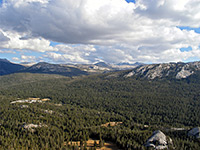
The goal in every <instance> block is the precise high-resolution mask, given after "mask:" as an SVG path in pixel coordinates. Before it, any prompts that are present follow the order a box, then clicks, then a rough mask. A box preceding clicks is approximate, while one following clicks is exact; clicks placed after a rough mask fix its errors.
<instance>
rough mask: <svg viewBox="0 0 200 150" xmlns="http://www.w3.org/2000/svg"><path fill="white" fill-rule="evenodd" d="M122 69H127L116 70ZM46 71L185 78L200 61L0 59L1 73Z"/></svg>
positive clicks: (196, 70)
mask: <svg viewBox="0 0 200 150" xmlns="http://www.w3.org/2000/svg"><path fill="white" fill-rule="evenodd" d="M120 70H127V71H122V72H116V71H120ZM20 72H27V73H44V74H58V75H64V76H69V77H72V76H81V75H90V74H98V73H107V72H114V73H113V74H111V75H110V76H113V77H114V76H115V77H116V76H123V77H124V78H130V77H137V78H138V77H139V78H144V79H149V80H153V79H162V78H173V79H184V78H188V77H190V76H192V75H195V74H197V73H198V72H200V62H190V63H182V62H179V63H163V64H150V65H145V64H142V63H135V64H129V63H120V64H117V65H112V64H107V63H105V62H98V63H96V64H50V63H46V62H40V63H37V64H30V63H25V64H23V65H22V64H14V63H12V62H10V61H8V60H6V59H0V75H7V74H12V73H20Z"/></svg>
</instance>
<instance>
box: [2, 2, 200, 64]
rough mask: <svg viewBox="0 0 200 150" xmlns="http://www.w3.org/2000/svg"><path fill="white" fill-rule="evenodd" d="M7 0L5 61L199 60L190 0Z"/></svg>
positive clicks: (198, 8)
mask: <svg viewBox="0 0 200 150" xmlns="http://www.w3.org/2000/svg"><path fill="white" fill-rule="evenodd" d="M6 2H7V3H8V5H6V6H5V7H4V8H2V7H0V12H1V13H0V58H7V59H9V60H10V61H14V62H17V63H20V62H24V61H31V62H38V61H48V62H54V63H57V62H62V63H95V62H98V61H105V62H108V63H120V62H129V63H134V62H143V63H149V62H151V63H166V62H179V61H183V62H186V61H196V60H199V59H200V47H199V46H200V28H199V27H200V24H199V20H200V16H199V14H200V5H196V3H195V2H194V1H173V0H167V1H162V0H153V1H147V0H146V1H145V0H141V1H140V3H137V2H138V1H135V0H126V1H125V0H115V1H113V0H101V1H99V0H85V1H84V3H82V0H76V1H73V3H72V2H71V1H69V0H66V1H63V0H56V1H51V3H48V1H46V0H34V1H32V2H31V1H19V0H7V1H6ZM0 3H2V0H0ZM136 4H137V5H136ZM74 6H77V7H74ZM189 8H192V9H189ZM1 9H3V11H1ZM59 10H62V11H59ZM13 16H14V17H13ZM194 27H195V28H194ZM191 31H194V32H191Z"/></svg>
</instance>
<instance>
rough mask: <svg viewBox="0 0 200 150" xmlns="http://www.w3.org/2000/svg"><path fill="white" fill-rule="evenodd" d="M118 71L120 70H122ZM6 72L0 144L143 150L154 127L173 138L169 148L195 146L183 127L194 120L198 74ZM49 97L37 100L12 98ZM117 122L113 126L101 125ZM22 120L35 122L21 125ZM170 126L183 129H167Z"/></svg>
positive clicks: (198, 103)
mask: <svg viewBox="0 0 200 150" xmlns="http://www.w3.org/2000/svg"><path fill="white" fill-rule="evenodd" d="M122 74H123V72H122ZM111 75H112V73H108V74H103V75H92V76H86V77H74V78H73V77H72V78H69V77H63V76H59V75H47V74H46V75H44V74H29V73H21V74H12V75H7V76H1V77H0V85H1V86H0V118H1V119H0V149H35V150H36V149H44V150H46V149H63V150H64V149H77V148H78V147H77V145H73V144H69V143H70V142H71V143H72V142H74V141H77V142H78V141H79V142H80V143H81V144H80V145H81V146H80V147H81V149H87V144H86V141H87V140H88V139H95V140H100V144H96V146H95V147H90V149H96V148H97V147H98V146H103V144H102V143H104V142H106V141H110V142H112V143H114V144H116V146H117V147H118V148H119V149H138V150H140V149H146V148H145V146H144V145H145V142H146V140H147V139H148V138H149V137H150V136H151V134H152V132H153V131H155V130H162V131H163V132H164V133H165V134H166V135H167V136H169V137H170V138H171V139H172V140H173V146H172V147H170V149H174V148H175V149H188V150H189V149H191V150H198V149H200V144H199V141H198V139H195V138H193V137H188V136H187V132H188V130H189V129H191V128H193V127H196V126H199V124H200V118H199V116H200V110H199V106H200V101H199V98H200V95H199V89H200V84H199V80H198V78H199V77H198V74H197V75H195V76H191V77H189V78H187V79H181V80H174V79H170V78H169V79H157V80H153V81H151V80H146V79H141V78H139V77H137V78H134V77H132V78H123V77H120V76H119V77H111ZM29 97H35V98H41V99H42V98H49V99H50V101H47V102H42V103H31V104H29V103H28V104H24V103H15V104H11V102H12V101H16V100H18V99H27V98H29ZM107 122H120V124H119V125H116V126H111V125H108V126H106V127H105V126H102V124H105V123H107ZM27 124H34V125H38V127H34V128H28V129H26V128H25V125H27ZM171 128H184V130H183V131H173V130H170V129H171Z"/></svg>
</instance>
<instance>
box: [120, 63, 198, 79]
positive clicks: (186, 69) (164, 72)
mask: <svg viewBox="0 0 200 150" xmlns="http://www.w3.org/2000/svg"><path fill="white" fill-rule="evenodd" d="M198 71H200V62H190V63H163V64H150V65H144V66H138V67H136V68H135V69H133V70H131V71H129V72H128V73H126V74H124V77H125V78H128V77H133V76H137V77H141V78H146V79H149V80H153V79H156V78H158V79H161V78H174V79H184V78H187V77H189V76H191V75H193V74H195V73H196V72H198Z"/></svg>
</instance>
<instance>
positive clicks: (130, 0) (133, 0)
mask: <svg viewBox="0 0 200 150" xmlns="http://www.w3.org/2000/svg"><path fill="white" fill-rule="evenodd" d="M126 1H127V2H128V3H130V2H132V3H135V0H126Z"/></svg>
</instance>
